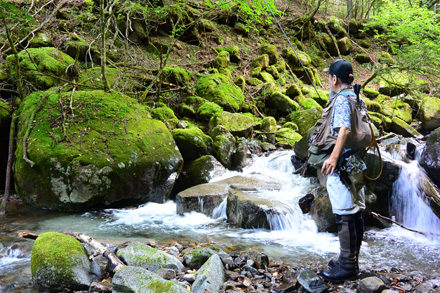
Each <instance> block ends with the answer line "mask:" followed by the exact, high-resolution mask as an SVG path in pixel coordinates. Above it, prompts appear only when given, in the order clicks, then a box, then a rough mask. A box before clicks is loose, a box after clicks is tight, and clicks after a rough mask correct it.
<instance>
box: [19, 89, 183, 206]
mask: <svg viewBox="0 0 440 293" xmlns="http://www.w3.org/2000/svg"><path fill="white" fill-rule="evenodd" d="M42 99H43V101H42ZM70 101H71V93H70V92H66V93H56V92H35V93H33V94H32V95H30V96H28V97H26V99H24V101H23V102H22V104H21V106H20V109H19V111H18V115H19V121H18V125H19V127H18V132H17V136H18V137H17V142H18V146H17V148H16V152H15V155H16V158H17V159H16V161H15V164H14V176H15V177H14V179H15V188H16V191H17V193H18V195H19V196H20V197H21V198H22V199H24V200H25V201H26V202H28V203H30V204H33V205H37V206H40V207H45V208H52V209H59V210H80V209H89V208H91V207H99V208H102V207H103V206H105V205H109V204H112V203H115V202H119V201H131V202H133V203H134V202H138V203H139V202H147V201H154V202H164V201H165V200H166V199H167V197H168V194H169V192H170V191H171V188H172V185H173V184H174V180H175V178H176V176H177V174H178V173H179V172H180V170H181V167H182V157H181V155H180V153H179V151H178V149H177V146H176V145H175V142H174V140H173V138H172V135H171V133H170V132H169V131H168V129H167V128H166V127H165V125H164V124H163V123H162V122H160V121H157V120H153V119H150V118H149V116H150V115H149V113H148V111H147V109H146V107H144V106H142V105H140V104H138V103H137V102H136V101H135V100H134V99H132V98H129V97H127V96H123V95H121V94H117V93H105V92H103V91H90V92H85V91H76V92H75V93H74V95H73V97H72V101H73V107H72V108H71V109H70V108H69V107H68V105H69V103H70ZM40 102H41V109H37V107H38V104H39V103H40ZM60 103H61V104H62V105H65V108H64V111H63V112H61V108H60ZM37 110H38V111H37ZM34 112H35V113H34ZM72 112H73V115H72ZM25 137H27V139H24V141H26V146H25V149H26V153H27V157H28V158H29V159H30V160H32V161H33V162H34V163H35V165H34V166H33V167H31V166H30V164H28V163H26V162H25V161H24V159H23V145H22V143H23V138H25Z"/></svg>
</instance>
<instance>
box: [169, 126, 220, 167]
mask: <svg viewBox="0 0 440 293" xmlns="http://www.w3.org/2000/svg"><path fill="white" fill-rule="evenodd" d="M173 138H174V140H175V141H176V144H177V147H178V148H179V150H180V153H181V154H182V156H183V160H184V161H185V162H189V161H192V160H194V159H197V158H198V157H201V156H203V155H207V154H209V152H210V151H211V147H212V138H211V137H210V136H208V135H206V134H204V133H203V131H201V130H200V129H199V128H198V127H192V128H186V129H174V130H173Z"/></svg>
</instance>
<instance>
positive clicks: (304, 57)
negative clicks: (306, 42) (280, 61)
mask: <svg viewBox="0 0 440 293" xmlns="http://www.w3.org/2000/svg"><path fill="white" fill-rule="evenodd" d="M296 52H297V54H298V57H299V60H301V62H302V64H303V65H304V66H308V65H310V64H311V63H312V59H310V56H309V55H308V54H307V53H305V52H303V51H301V50H297V51H296ZM297 54H295V52H293V50H292V49H291V48H286V49H284V50H283V52H282V53H281V56H283V57H284V58H285V59H287V61H288V62H289V64H291V65H292V66H301V64H300V62H299V60H298V57H296V56H297Z"/></svg>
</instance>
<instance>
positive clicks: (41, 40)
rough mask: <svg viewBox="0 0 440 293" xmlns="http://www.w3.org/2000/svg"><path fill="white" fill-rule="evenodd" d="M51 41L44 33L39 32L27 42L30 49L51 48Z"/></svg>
mask: <svg viewBox="0 0 440 293" xmlns="http://www.w3.org/2000/svg"><path fill="white" fill-rule="evenodd" d="M53 45H54V44H53V39H52V38H51V37H50V36H49V35H48V34H47V33H45V32H39V33H37V34H36V35H34V37H33V38H32V39H31V40H30V41H29V47H30V48H40V47H53Z"/></svg>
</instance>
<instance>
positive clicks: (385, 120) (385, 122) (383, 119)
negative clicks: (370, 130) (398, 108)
mask: <svg viewBox="0 0 440 293" xmlns="http://www.w3.org/2000/svg"><path fill="white" fill-rule="evenodd" d="M368 114H369V115H370V118H372V120H373V122H374V121H376V122H378V121H377V119H374V117H376V118H378V119H379V120H380V124H379V125H376V124H375V126H376V127H380V125H382V127H383V128H384V130H385V131H389V130H390V127H391V122H392V121H391V118H390V117H387V116H385V115H383V114H381V113H376V112H369V113H368Z"/></svg>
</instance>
